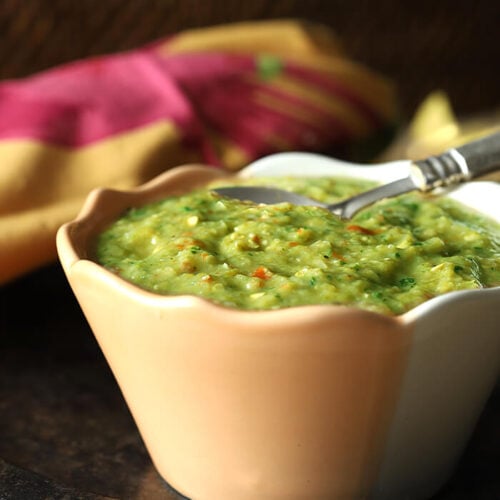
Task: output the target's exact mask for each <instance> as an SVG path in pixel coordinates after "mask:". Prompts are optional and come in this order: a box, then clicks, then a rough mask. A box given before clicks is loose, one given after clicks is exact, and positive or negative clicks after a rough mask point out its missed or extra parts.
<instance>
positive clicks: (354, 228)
mask: <svg viewBox="0 0 500 500" xmlns="http://www.w3.org/2000/svg"><path fill="white" fill-rule="evenodd" d="M347 230H348V231H357V232H358V233H362V234H370V235H374V234H376V231H374V230H373V229H368V228H366V227H363V226H358V225H357V224H351V225H350V226H347Z"/></svg>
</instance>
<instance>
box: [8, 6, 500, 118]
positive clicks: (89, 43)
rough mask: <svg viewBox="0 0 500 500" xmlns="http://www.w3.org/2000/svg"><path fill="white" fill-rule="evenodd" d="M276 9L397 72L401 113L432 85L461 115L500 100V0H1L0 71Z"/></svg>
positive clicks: (27, 70) (272, 13)
mask: <svg viewBox="0 0 500 500" xmlns="http://www.w3.org/2000/svg"><path fill="white" fill-rule="evenodd" d="M280 17H288V18H290V17H292V18H300V19H306V20H310V21H316V22H321V23H324V24H326V25H327V26H330V27H331V28H333V29H334V30H335V32H336V33H337V34H338V35H339V36H340V38H341V40H342V41H343V43H344V46H345V49H346V50H347V52H348V54H350V55H351V56H352V57H353V58H354V59H355V60H357V61H360V62H362V63H365V64H367V65H368V66H370V67H372V68H373V69H375V70H377V71H380V72H382V73H383V74H385V75H387V76H389V77H391V78H393V79H394V81H395V82H396V83H397V85H398V89H399V91H400V98H401V103H402V109H403V112H404V114H405V115H406V116H409V115H411V113H412V111H413V110H414V109H415V106H416V105H417V104H418V103H419V102H420V101H421V100H422V98H423V97H424V96H425V95H426V94H427V93H429V92H430V91H432V90H435V89H443V90H445V91H446V92H447V93H448V94H449V96H450V97H451V100H452V103H453V105H454V107H455V109H456V111H457V112H458V113H459V114H462V115H463V114H470V113H476V112H483V111H488V110H489V109H491V108H497V107H499V106H500V93H499V92H498V86H499V80H500V67H499V66H500V39H499V38H500V37H499V31H500V29H499V22H498V20H499V18H500V6H499V3H498V2H496V1H492V0H474V1H467V0H441V1H439V0H434V1H429V0H422V1H399V0H377V1H374V0H350V1H348V0H250V1H243V0H2V1H1V2H0V33H2V38H1V43H0V47H1V48H0V51H1V53H0V78H1V79H5V78H15V77H22V76H25V75H28V74H31V73H33V72H35V71H38V70H41V69H45V68H48V67H51V66H54V65H57V64H60V63H63V62H67V61H71V60H74V59H76V58H82V57H86V56H89V55H95V54H105V53H110V52H116V51H121V50H126V49H130V48H134V47H137V46H139V45H142V44H144V43H147V42H149V41H151V40H155V39H158V38H161V37H164V36H167V35H170V34H173V33H176V32H177V31H179V30H182V29H187V28H196V27H202V26H207V25H213V24H221V23H229V22H235V21H242V20H259V19H270V18H280Z"/></svg>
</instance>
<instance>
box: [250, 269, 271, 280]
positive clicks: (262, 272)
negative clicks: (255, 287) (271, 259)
mask: <svg viewBox="0 0 500 500" xmlns="http://www.w3.org/2000/svg"><path fill="white" fill-rule="evenodd" d="M252 277H253V278H260V279H261V280H268V279H269V278H270V277H271V273H270V271H269V270H268V269H266V268H265V267H264V266H259V267H258V268H257V269H256V270H255V271H254V272H253V273H252Z"/></svg>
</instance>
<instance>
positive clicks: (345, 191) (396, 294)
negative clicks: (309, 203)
mask: <svg viewBox="0 0 500 500" xmlns="http://www.w3.org/2000/svg"><path fill="white" fill-rule="evenodd" d="M226 182H227V181H226ZM241 182H244V183H246V184H262V185H274V186H279V187H282V188H285V189H289V190H293V191H296V192H300V193H302V194H305V195H308V196H310V197H312V198H316V199H318V200H321V201H325V202H335V201H338V200H340V199H342V198H345V197H347V196H351V195H353V194H355V193H358V192H360V191H363V190H365V189H367V188H369V187H371V186H373V183H371V182H369V181H360V180H355V179H341V178H308V179H300V178H259V179H253V180H248V181H241ZM222 184H223V183H222V182H220V181H219V183H218V185H222ZM96 253H97V260H98V262H99V263H101V264H102V265H103V266H104V267H106V268H107V269H109V270H111V271H112V272H114V273H117V274H118V275H120V276H121V277H123V278H125V279H126V280H129V281H131V282H133V283H135V284H137V285H138V286H140V287H142V288H144V289H146V290H149V291H152V292H156V293H159V294H167V295H180V294H191V295H197V296H200V297H204V298H207V299H209V300H212V301H214V302H216V303H219V304H223V305H225V306H228V307H233V308H239V309H249V310H266V309H277V308H283V307H291V306H299V305H307V304H344V305H351V306H356V307H360V308H363V309H368V310H372V311H376V312H380V313H383V314H389V315H398V314H402V313H404V312H406V311H408V310H409V309H412V308H413V307H415V306H417V305H418V304H420V303H422V302H424V301H426V300H428V299H430V298H432V297H435V296H436V295H440V294H443V293H446V292H450V291H452V290H466V289H474V288H483V287H493V286H497V285H499V284H500V268H499V267H500V266H499V264H498V263H499V256H500V225H499V224H498V223H497V222H495V221H494V220H492V219H490V218H487V217H485V216H483V215H481V214H478V213H476V212H475V211H473V210H472V209H469V208H467V207H465V206H463V205H461V204H459V203H458V202H456V201H454V200H451V199H449V198H445V197H433V196H428V195H427V196H424V195H421V194H420V193H412V194H406V195H402V196H399V197H397V198H392V199H387V200H384V201H381V202H378V203H376V204H374V205H373V206H371V207H369V208H366V209H364V210H362V211H361V212H359V213H358V214H357V215H356V216H355V217H354V218H353V219H351V220H348V221H343V220H340V219H339V218H338V217H337V216H335V215H333V214H331V213H329V212H328V211H327V210H325V209H323V208H317V207H306V206H294V205H291V204H289V203H280V204H277V205H257V204H254V203H251V202H242V201H238V200H234V199H229V198H225V197H221V196H220V195H217V194H215V193H214V192H213V191H211V190H210V187H209V186H208V187H207V188H205V189H199V190H196V191H193V192H190V193H188V194H185V195H181V196H172V197H168V198H165V199H164V200H162V201H159V202H155V203H151V204H148V205H146V206H142V207H139V208H132V209H130V210H128V211H127V213H125V214H124V215H123V216H122V217H121V218H120V219H119V220H117V221H116V222H114V223H113V224H112V225H111V226H110V227H109V228H107V229H106V230H105V231H104V232H103V233H102V234H101V235H100V236H99V238H98V241H97V248H96Z"/></svg>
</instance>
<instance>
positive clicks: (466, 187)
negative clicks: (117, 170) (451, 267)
mask: <svg viewBox="0 0 500 500" xmlns="http://www.w3.org/2000/svg"><path fill="white" fill-rule="evenodd" d="M304 161H307V162H309V163H313V164H314V166H315V167H316V168H314V169H313V171H312V172H307V174H304V171H303V164H304ZM409 164H410V162H409V161H406V160H402V161H395V162H389V163H385V164H378V165H361V164H352V163H348V162H343V161H340V160H336V159H333V158H330V157H327V156H323V155H320V154H316V153H294V152H287V153H277V154H274V155H269V156H267V157H264V158H262V159H260V160H257V161H256V162H254V163H252V164H250V165H249V166H248V167H246V168H244V169H243V170H241V171H239V172H238V173H236V174H234V173H231V172H227V171H223V170H220V169H217V168H214V167H212V166H208V165H202V164H186V165H181V166H178V167H175V168H172V169H170V170H168V171H166V172H163V173H162V174H160V175H158V176H156V177H154V178H153V179H151V180H149V181H148V182H145V183H144V184H141V185H139V186H137V187H134V188H130V189H126V190H120V189H113V188H96V189H94V190H92V191H91V192H90V193H89V195H88V196H87V198H86V200H85V202H84V204H83V206H82V208H81V210H80V212H79V214H78V215H77V217H76V218H75V219H73V220H72V221H70V222H67V223H65V224H64V225H62V226H61V227H60V228H59V230H58V233H57V247H58V252H59V254H60V260H61V263H62V265H63V267H64V268H65V269H66V270H69V269H70V268H71V267H73V266H75V265H77V264H78V265H85V266H87V269H88V271H89V272H92V273H97V276H98V277H99V278H100V279H104V280H106V281H107V282H108V284H109V285H111V286H112V287H113V288H115V289H116V290H117V291H120V292H122V293H124V294H126V295H128V296H130V297H131V298H133V299H135V300H138V301H140V302H142V303H144V304H147V305H149V306H153V307H155V308H160V309H161V308H165V309H171V308H177V307H194V308H198V309H205V310H206V311H207V312H208V311H210V312H212V313H217V312H219V313H223V314H221V315H219V316H220V317H221V318H222V317H223V318H224V319H225V320H227V321H231V322H233V323H234V322H235V321H241V322H242V323H245V322H247V321H248V320H249V319H251V320H252V321H255V322H257V323H261V322H274V321H276V320H278V319H279V320H280V321H284V320H287V319H288V320H290V321H293V322H296V321H297V318H303V319H304V318H307V317H310V318H312V317H314V318H315V319H316V320H317V319H319V317H325V316H329V315H338V314H343V313H347V314H352V313H357V314H362V315H367V317H370V316H371V317H372V318H373V319H377V318H378V319H379V320H380V319H382V318H383V320H384V321H386V320H389V321H397V322H402V323H404V324H406V323H410V322H413V321H415V320H416V319H417V318H419V317H421V316H423V315H425V314H427V313H429V312H431V311H433V310H435V309H436V308H440V307H442V306H443V305H445V304H446V305H448V304H450V303H452V302H460V301H462V300H468V299H469V298H470V297H471V296H473V297H475V298H476V299H477V298H479V297H478V296H479V295H486V294H488V295H490V294H498V296H499V298H500V287H492V288H484V289H475V290H460V291H452V292H447V293H444V294H442V295H439V296H436V297H434V298H432V299H429V300H427V301H426V302H423V303H421V304H419V305H417V306H416V307H414V308H412V309H410V310H409V311H407V312H405V313H403V314H401V315H397V316H390V315H385V314H382V313H377V312H373V311H369V310H364V309H361V308H358V307H356V306H349V305H337V304H317V305H314V304H313V305H304V306H293V307H287V308H281V309H272V310H244V309H237V308H231V307H228V306H224V305H222V304H218V303H216V302H213V301H211V300H209V299H205V298H202V297H198V296H195V295H185V294H184V295H161V294H157V293H154V292H150V291H148V290H145V289H143V288H141V287H139V286H137V285H135V284H133V283H131V282H129V281H127V280H125V279H124V278H121V277H120V276H118V275H116V274H114V273H112V272H111V271H109V270H107V269H105V268H104V267H103V266H102V265H100V264H99V263H98V262H96V261H95V259H92V258H90V257H89V256H88V254H87V255H83V254H84V253H85V252H80V251H78V250H77V249H76V246H77V245H75V244H74V241H73V237H72V236H73V233H76V232H78V231H79V230H80V228H81V227H82V226H85V227H87V228H93V225H94V224H93V222H94V219H95V217H96V213H98V211H99V208H100V207H101V206H102V204H103V201H105V200H108V199H111V198H113V199H115V200H116V199H118V200H124V201H125V200H131V201H132V202H134V201H135V200H136V199H140V200H141V201H140V202H139V203H138V205H142V204H145V203H148V202H150V201H153V200H154V199H159V198H161V197H165V196H168V195H169V194H173V193H169V192H168V187H169V185H170V184H172V180H174V179H175V180H182V178H183V177H184V176H185V175H189V174H190V173H192V172H195V173H202V174H206V176H207V179H202V180H201V182H198V183H193V184H191V185H190V186H188V189H187V190H189V189H190V188H191V187H194V185H196V184H197V185H202V184H204V183H206V182H208V180H210V179H214V178H216V177H232V176H235V177H242V178H248V177H254V176H263V175H271V176H273V175H277V176H279V175H285V174H284V173H283V172H285V171H286V172H287V174H286V175H296V176H299V174H300V173H301V170H300V168H302V176H303V177H306V176H319V175H326V174H328V175H332V176H339V175H345V176H351V177H360V178H365V179H372V180H380V179H381V178H383V180H385V181H387V182H388V181H390V180H395V179H398V178H401V177H404V176H405V175H406V173H407V168H408V167H409ZM290 165H292V168H289V167H290ZM301 166H302V167H301ZM335 169H336V171H335ZM339 172H340V173H339ZM485 189H486V190H487V191H488V193H489V192H491V193H493V191H498V193H497V196H498V195H500V185H499V184H498V183H496V182H490V181H474V182H469V183H467V184H461V185H459V186H457V187H454V188H452V189H448V190H447V192H446V195H447V196H450V197H452V198H455V199H458V200H459V201H461V202H463V203H464V204H466V205H471V206H472V200H474V199H476V198H475V197H476V196H477V190H485ZM187 190H186V189H180V190H178V191H179V192H180V191H184V192H186V191H187ZM489 199H490V197H482V198H481V200H480V201H481V207H477V206H473V208H475V209H476V210H479V211H480V212H482V213H484V208H485V207H487V206H488V205H489V203H488V202H487V201H485V200H489ZM132 204H133V203H132ZM119 205H120V206H121V209H120V212H119V213H121V212H123V209H124V208H126V207H128V206H130V205H131V204H124V203H120V204H119ZM490 208H491V206H490ZM119 213H115V214H114V215H113V216H111V217H106V223H109V222H111V221H113V220H115V219H116V218H117V217H118V216H119ZM486 215H489V216H490V217H491V218H493V219H496V220H498V221H499V222H500V211H499V213H496V212H494V213H487V214H486ZM90 232H91V234H93V235H95V234H97V233H98V231H94V230H93V229H91V230H90ZM87 243H90V242H87ZM86 250H88V247H87V248H86ZM305 313H314V314H305Z"/></svg>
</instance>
